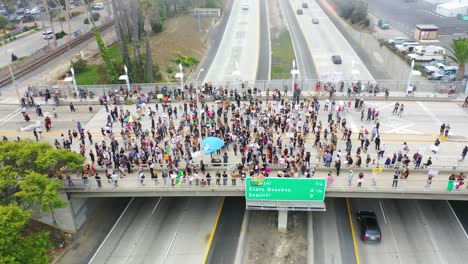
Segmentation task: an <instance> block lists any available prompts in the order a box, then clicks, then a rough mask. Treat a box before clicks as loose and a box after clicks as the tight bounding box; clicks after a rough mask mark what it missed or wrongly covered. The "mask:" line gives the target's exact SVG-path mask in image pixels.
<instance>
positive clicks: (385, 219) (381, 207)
mask: <svg viewBox="0 0 468 264" xmlns="http://www.w3.org/2000/svg"><path fill="white" fill-rule="evenodd" d="M379 205H380V210H381V211H382V216H383V220H384V222H385V224H387V217H386V216H385V211H384V208H383V205H382V201H381V200H379Z"/></svg>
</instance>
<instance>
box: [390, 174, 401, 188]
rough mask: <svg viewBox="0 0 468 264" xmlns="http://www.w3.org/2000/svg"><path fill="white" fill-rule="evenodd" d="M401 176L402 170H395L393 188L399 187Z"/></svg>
mask: <svg viewBox="0 0 468 264" xmlns="http://www.w3.org/2000/svg"><path fill="white" fill-rule="evenodd" d="M399 177H400V171H399V170H395V173H394V174H393V183H392V187H393V188H397V187H398V179H399Z"/></svg>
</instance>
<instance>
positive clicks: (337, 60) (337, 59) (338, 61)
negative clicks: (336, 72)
mask: <svg viewBox="0 0 468 264" xmlns="http://www.w3.org/2000/svg"><path fill="white" fill-rule="evenodd" d="M332 61H333V63H334V64H341V57H340V55H333V56H332Z"/></svg>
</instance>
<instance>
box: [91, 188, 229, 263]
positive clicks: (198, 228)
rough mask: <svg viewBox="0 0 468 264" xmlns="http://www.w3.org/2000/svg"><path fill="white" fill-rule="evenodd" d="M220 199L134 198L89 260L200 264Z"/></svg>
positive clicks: (100, 261) (101, 261)
mask: <svg viewBox="0 0 468 264" xmlns="http://www.w3.org/2000/svg"><path fill="white" fill-rule="evenodd" d="M221 200H222V198H221V197H199V198H192V197H177V198H175V197H172V198H158V197H153V198H134V200H133V201H132V203H131V204H130V206H129V207H128V209H127V210H126V211H125V213H124V215H123V217H122V218H121V220H120V222H118V224H117V225H116V226H115V228H114V230H113V231H112V233H110V235H109V236H108V238H107V239H106V240H104V242H103V244H102V246H101V247H100V248H99V250H98V251H97V252H96V254H95V256H94V257H93V258H92V261H90V263H100V264H101V263H112V264H118V263H122V264H123V263H166V264H170V263H174V264H175V263H202V262H203V261H204V259H205V257H206V252H207V249H208V242H209V240H210V237H211V232H213V226H214V224H215V221H216V218H217V216H218V212H219V209H220V205H221Z"/></svg>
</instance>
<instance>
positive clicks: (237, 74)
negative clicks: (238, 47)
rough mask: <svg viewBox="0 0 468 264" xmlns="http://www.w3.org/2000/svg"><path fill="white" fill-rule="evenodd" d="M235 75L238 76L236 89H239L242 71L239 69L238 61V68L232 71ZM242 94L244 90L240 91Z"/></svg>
mask: <svg viewBox="0 0 468 264" xmlns="http://www.w3.org/2000/svg"><path fill="white" fill-rule="evenodd" d="M232 75H233V76H236V91H239V80H240V75H241V74H240V71H239V64H238V63H237V61H236V70H235V71H233V72H232ZM240 93H241V94H242V93H243V91H241V92H240Z"/></svg>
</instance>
